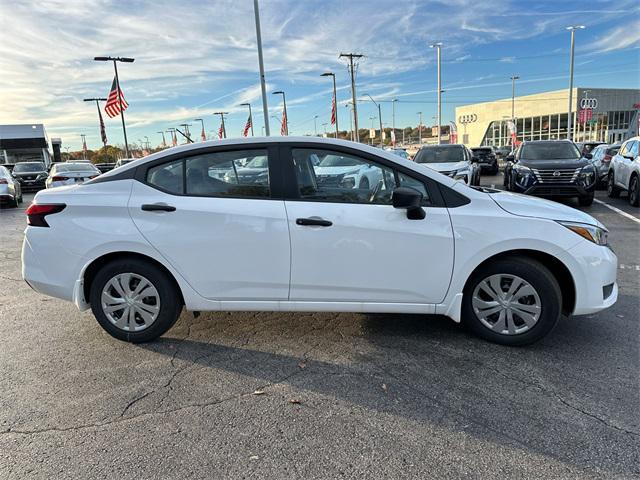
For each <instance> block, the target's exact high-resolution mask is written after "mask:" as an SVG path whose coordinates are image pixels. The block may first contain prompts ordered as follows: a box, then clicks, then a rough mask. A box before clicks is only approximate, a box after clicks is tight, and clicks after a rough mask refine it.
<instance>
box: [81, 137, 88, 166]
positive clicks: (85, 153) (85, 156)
mask: <svg viewBox="0 0 640 480" xmlns="http://www.w3.org/2000/svg"><path fill="white" fill-rule="evenodd" d="M80 137H81V138H82V159H83V160H86V159H87V148H86V147H87V136H86V135H85V134H84V133H81V134H80Z"/></svg>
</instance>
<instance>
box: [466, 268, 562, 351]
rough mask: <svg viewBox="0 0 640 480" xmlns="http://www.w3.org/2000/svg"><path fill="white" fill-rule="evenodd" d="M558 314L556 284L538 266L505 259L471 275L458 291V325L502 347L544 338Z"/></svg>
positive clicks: (553, 278) (558, 298)
mask: <svg viewBox="0 0 640 480" xmlns="http://www.w3.org/2000/svg"><path fill="white" fill-rule="evenodd" d="M561 312H562V293H561V291H560V287H559V285H558V282H557V280H556V279H555V277H554V276H553V275H552V274H551V272H550V271H549V270H548V269H547V268H546V267H545V266H544V265H542V264H541V263H540V262H538V261H536V260H533V259H527V258H515V257H514V258H505V259H501V260H497V261H495V262H493V263H491V264H488V265H486V266H484V267H481V268H480V269H479V270H477V271H476V272H474V274H473V275H472V277H471V278H470V279H469V281H468V282H467V285H466V286H465V289H464V296H463V300H462V322H463V323H464V324H465V326H466V327H467V328H468V329H469V330H471V331H472V332H473V333H475V334H476V335H478V336H479V337H482V338H484V339H486V340H489V341H491V342H495V343H499V344H502V345H513V346H519V345H528V344H531V343H534V342H537V341H538V340H540V339H541V338H543V337H544V336H545V335H547V334H548V333H549V332H550V331H551V330H552V329H553V328H554V327H555V326H556V324H557V323H558V320H559V318H560V314H561Z"/></svg>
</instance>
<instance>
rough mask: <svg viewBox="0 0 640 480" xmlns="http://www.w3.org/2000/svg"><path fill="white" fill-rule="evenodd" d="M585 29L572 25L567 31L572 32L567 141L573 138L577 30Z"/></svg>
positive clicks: (581, 26)
mask: <svg viewBox="0 0 640 480" xmlns="http://www.w3.org/2000/svg"><path fill="white" fill-rule="evenodd" d="M582 29H584V25H571V26H569V27H567V30H569V31H570V32H571V53H570V55H569V114H568V115H567V140H571V139H572V138H573V131H572V120H573V118H572V117H573V57H574V55H573V53H574V49H575V33H576V30H582Z"/></svg>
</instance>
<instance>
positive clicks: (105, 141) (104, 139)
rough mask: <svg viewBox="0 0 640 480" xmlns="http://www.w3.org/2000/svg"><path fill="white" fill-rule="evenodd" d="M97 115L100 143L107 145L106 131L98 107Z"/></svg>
mask: <svg viewBox="0 0 640 480" xmlns="http://www.w3.org/2000/svg"><path fill="white" fill-rule="evenodd" d="M98 117H99V118H100V137H101V138H102V144H103V145H104V146H105V147H106V146H107V131H106V130H105V129H104V120H103V119H102V112H101V111H100V109H98Z"/></svg>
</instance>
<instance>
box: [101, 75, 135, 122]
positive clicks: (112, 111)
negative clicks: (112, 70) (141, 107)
mask: <svg viewBox="0 0 640 480" xmlns="http://www.w3.org/2000/svg"><path fill="white" fill-rule="evenodd" d="M120 100H122V110H126V109H127V107H128V106H129V104H128V103H127V101H126V100H125V99H124V93H122V89H120V98H119V99H118V83H117V82H116V78H115V77H113V83H112V84H111V91H110V92H109V96H108V97H107V103H106V105H105V106H104V111H105V112H106V113H107V115H108V116H109V118H113V117H117V116H118V115H120Z"/></svg>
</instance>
